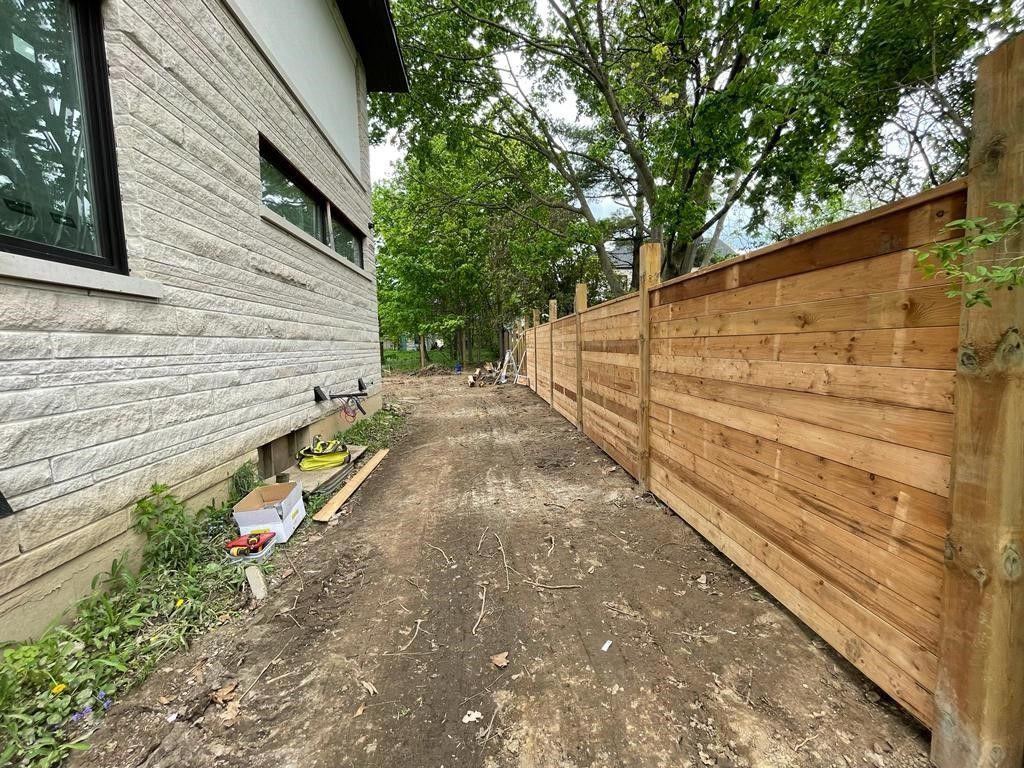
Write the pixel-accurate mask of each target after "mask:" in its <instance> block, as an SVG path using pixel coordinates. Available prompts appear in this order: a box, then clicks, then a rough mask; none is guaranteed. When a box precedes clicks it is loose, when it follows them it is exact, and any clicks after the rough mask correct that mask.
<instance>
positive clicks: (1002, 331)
mask: <svg viewBox="0 0 1024 768" xmlns="http://www.w3.org/2000/svg"><path fill="white" fill-rule="evenodd" d="M973 128H974V139H973V141H972V143H971V153H970V174H969V177H968V182H969V183H968V189H967V216H968V217H974V216H987V217H989V218H991V219H998V218H1001V217H1002V216H1003V213H1002V212H1000V211H998V210H996V209H995V208H993V207H992V206H991V203H993V202H1003V201H1008V202H1019V201H1020V200H1021V199H1024V36H1018V37H1016V38H1015V39H1013V40H1010V41H1008V42H1006V43H1004V44H1003V45H1002V46H1000V47H999V48H998V49H996V50H995V51H994V52H993V53H990V54H989V55H987V56H985V57H984V58H983V59H981V60H980V62H979V67H978V81H977V87H976V91H975V102H974V126H973ZM1022 246H1024V237H1022V236H1021V235H1020V234H1019V233H1018V234H1016V235H1015V236H1014V237H1012V238H1011V239H1010V240H1009V242H1006V243H1004V244H1003V245H1001V246H997V247H996V248H994V249H991V250H988V251H985V252H978V253H977V254H975V256H973V257H972V258H971V259H970V260H969V261H970V262H971V263H973V264H975V265H977V264H979V263H982V264H988V263H991V262H992V261H994V260H995V259H996V258H1000V257H1002V258H1003V259H1005V257H1006V254H1007V253H1010V254H1019V253H1020V252H1021V248H1022ZM989 296H990V298H991V300H992V306H991V307H985V306H981V305H978V306H974V307H971V308H969V309H968V308H967V307H966V306H964V307H963V309H962V312H961V316H960V351H959V358H958V361H957V373H956V385H955V390H954V394H955V398H954V401H955V403H956V412H955V415H954V424H955V432H954V445H953V463H952V470H951V482H952V487H951V496H950V524H949V533H948V534H947V537H946V562H945V580H944V585H943V596H942V613H941V617H942V630H941V640H940V643H939V674H938V683H937V686H936V691H935V710H936V712H935V714H936V718H935V727H934V729H933V731H932V750H931V757H932V761H933V762H934V763H935V764H936V765H937V766H939V768H981V767H982V766H985V767H986V768H997V767H998V768H1020V766H1021V763H1022V761H1024V582H1022V573H1024V430H1022V427H1024V339H1022V332H1024V290H1014V291H1007V290H1005V289H1004V290H999V291H990V292H989Z"/></svg>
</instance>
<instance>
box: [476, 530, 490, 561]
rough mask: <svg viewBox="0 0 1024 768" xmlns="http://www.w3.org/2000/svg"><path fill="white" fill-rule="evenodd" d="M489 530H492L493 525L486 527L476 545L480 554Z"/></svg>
mask: <svg viewBox="0 0 1024 768" xmlns="http://www.w3.org/2000/svg"><path fill="white" fill-rule="evenodd" d="M489 530H491V526H489V525H488V526H487V527H486V528H484V532H483V533H481V534H480V541H479V542H477V545H476V551H477V554H480V547H482V546H483V545H484V536H486V535H487V532H488V531H489Z"/></svg>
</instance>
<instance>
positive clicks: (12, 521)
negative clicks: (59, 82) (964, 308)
mask: <svg viewBox="0 0 1024 768" xmlns="http://www.w3.org/2000/svg"><path fill="white" fill-rule="evenodd" d="M104 19H105V37H106V43H107V57H108V60H109V64H110V80H111V93H112V100H113V110H114V121H115V133H116V139H117V149H118V164H119V171H120V180H121V189H122V195H123V207H124V218H125V229H126V235H127V242H128V254H129V266H130V268H131V272H132V275H133V276H134V277H140V278H145V279H148V280H151V281H156V282H159V283H160V284H161V285H162V288H163V295H162V296H161V297H160V298H159V299H144V298H140V297H135V298H132V297H128V296H124V295H118V294H113V293H104V292H103V291H96V290H90V289H84V288H76V287H73V286H63V285H60V286H59V285H53V284H47V283H40V282H28V281H21V280H17V279H10V278H5V279H3V280H0V490H2V491H3V492H4V494H5V495H6V496H7V498H8V499H9V500H10V502H11V504H12V507H13V508H14V510H15V512H14V514H13V515H11V516H8V517H6V518H2V519H0V640H6V639H20V638H24V637H26V636H29V635H32V634H35V633H37V632H38V631H39V630H41V629H42V628H43V627H44V626H45V625H46V624H47V623H49V622H50V621H52V620H53V619H54V618H56V616H57V615H59V613H60V611H61V610H62V609H64V608H65V607H67V606H68V605H70V604H71V602H73V600H74V599H75V598H77V597H79V596H80V595H82V594H84V593H85V592H86V591H87V590H88V587H89V582H90V580H91V578H92V577H93V575H94V574H96V573H97V572H99V571H101V570H103V569H105V568H107V567H109V565H110V561H111V560H112V559H113V558H114V557H115V556H116V555H117V554H118V553H119V552H122V551H124V550H126V549H130V548H132V547H133V545H134V544H135V542H134V539H133V534H131V533H130V524H131V517H130V510H131V505H132V504H133V502H134V501H135V500H136V499H137V498H138V497H139V496H140V495H142V494H143V493H144V492H145V491H146V489H147V488H148V487H149V486H150V485H151V484H152V483H155V482H162V483H166V484H169V485H172V486H173V487H175V489H176V490H177V492H178V493H179V494H180V495H182V496H184V497H186V498H196V499H197V500H199V501H203V502H205V501H208V500H209V498H210V496H212V495H214V494H215V493H217V492H218V491H220V490H223V487H224V484H225V481H226V479H227V478H228V477H229V476H230V475H231V473H232V472H233V471H234V470H235V469H236V468H237V467H238V466H239V465H240V464H241V463H242V462H244V461H246V460H247V459H250V458H255V453H256V449H257V448H258V447H259V446H260V445H262V444H264V443H267V442H269V441H270V440H272V439H274V438H276V437H279V436H281V435H284V434H287V433H289V432H291V431H293V430H296V429H300V428H302V427H303V426H306V425H310V424H315V423H316V422H318V421H320V420H322V419H325V418H328V417H329V416H330V414H331V413H332V411H333V409H332V408H331V407H329V406H323V405H316V404H314V402H313V397H312V388H313V386H314V385H315V384H321V385H335V386H339V387H340V386H351V385H352V384H353V383H354V382H355V379H356V377H357V376H364V377H366V378H367V379H370V380H372V381H373V382H375V386H374V389H375V390H378V389H379V384H380V381H381V378H380V377H381V372H380V361H379V357H378V327H377V299H376V284H375V282H374V278H373V273H374V261H373V254H372V249H371V248H370V246H369V240H368V241H367V253H366V256H365V259H366V262H365V264H366V270H365V272H363V271H359V270H356V269H353V268H351V267H349V266H348V265H346V264H343V263H340V262H339V261H337V260H335V259H333V258H331V257H330V256H329V255H328V254H327V253H325V252H324V250H323V249H321V248H317V247H315V246H314V245H312V244H310V243H308V242H306V241H304V240H303V239H302V238H301V237H298V236H296V234H294V233H292V232H289V231H287V230H286V229H285V228H282V227H281V226H280V225H279V224H275V223H274V222H273V221H271V219H270V218H268V217H266V216H265V215H263V214H262V213H261V205H260V177H259V155H258V134H259V133H263V134H264V135H266V136H267V137H268V138H269V139H270V140H271V141H272V142H273V143H274V144H275V145H276V146H277V147H278V148H279V149H280V150H281V151H282V152H283V153H284V154H285V155H286V156H287V157H288V158H289V159H290V160H291V161H292V162H293V163H294V164H295V165H296V166H297V167H298V168H299V169H300V170H301V171H302V172H303V173H304V174H305V175H306V176H307V177H308V178H309V179H310V180H311V181H312V182H313V183H314V184H316V185H317V186H318V187H319V188H320V189H321V190H322V191H323V192H324V193H325V194H326V195H327V196H328V197H329V198H330V199H331V201H332V202H333V203H334V204H335V205H337V206H338V207H339V209H341V210H342V211H343V212H344V213H345V214H346V215H347V216H348V218H349V219H350V220H351V221H353V222H354V223H355V224H356V226H357V227H361V228H363V229H364V231H365V229H366V226H367V224H368V222H369V221H370V218H371V213H370V193H369V156H368V149H367V139H366V134H367V116H366V89H365V78H364V77H363V73H362V71H360V73H359V81H360V82H359V96H360V98H359V105H358V109H359V124H360V131H361V133H362V148H363V151H362V158H361V163H360V167H359V168H357V169H354V170H352V169H349V168H348V167H347V166H346V165H345V163H344V162H343V161H342V159H341V158H340V156H339V155H338V153H337V152H336V151H335V150H334V149H333V148H332V147H331V145H330V144H329V142H328V141H327V140H326V139H325V137H324V136H323V134H322V133H321V132H320V131H319V130H318V129H317V127H316V126H315V124H314V122H313V121H312V120H311V119H310V117H309V116H308V115H307V114H306V113H305V112H304V110H303V108H302V107H301V105H300V104H299V102H298V101H297V100H296V99H295V98H294V96H293V95H292V94H291V92H290V91H289V90H288V88H287V87H286V85H285V84H284V83H283V82H282V81H281V80H280V79H279V78H278V77H277V76H276V75H275V73H274V71H273V69H272V68H271V66H270V65H269V64H268V62H267V60H266V59H264V57H263V56H262V55H261V54H260V52H259V51H258V49H257V48H256V47H255V46H254V44H253V43H252V41H251V40H250V39H249V37H248V36H247V35H246V34H245V32H244V31H243V29H242V28H241V27H240V25H239V24H238V22H237V21H236V20H235V18H234V17H233V16H232V14H231V12H230V11H229V10H228V8H227V7H226V6H225V5H224V4H223V3H222V2H219V0H105V2H104ZM14 258H16V259H17V258H20V257H14ZM57 268H58V269H59V267H57ZM379 400H380V399H379V397H376V398H374V399H373V402H374V404H376V405H379ZM331 423H332V422H331V420H330V419H329V418H328V421H327V422H325V424H324V425H326V426H329V425H330V424H331ZM324 425H321V426H324Z"/></svg>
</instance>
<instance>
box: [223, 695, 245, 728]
mask: <svg viewBox="0 0 1024 768" xmlns="http://www.w3.org/2000/svg"><path fill="white" fill-rule="evenodd" d="M241 708H242V702H240V701H239V700H238V699H234V700H232V701H229V702H228V705H227V706H226V707H224V712H223V713H221V719H222V720H223V721H224V722H225V723H226V724H227V725H231V724H232V723H234V722H235V720H237V719H238V713H239V710H240V709H241Z"/></svg>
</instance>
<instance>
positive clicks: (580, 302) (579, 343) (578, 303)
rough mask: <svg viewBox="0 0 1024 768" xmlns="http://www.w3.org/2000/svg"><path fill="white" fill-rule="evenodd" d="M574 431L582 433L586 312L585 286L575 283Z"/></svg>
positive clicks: (584, 284)
mask: <svg viewBox="0 0 1024 768" xmlns="http://www.w3.org/2000/svg"><path fill="white" fill-rule="evenodd" d="M573 310H574V311H575V312H576V429H578V430H579V431H580V432H582V431H583V313H584V312H585V311H586V310H587V284H586V283H576V300H575V302H574V305H573Z"/></svg>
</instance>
